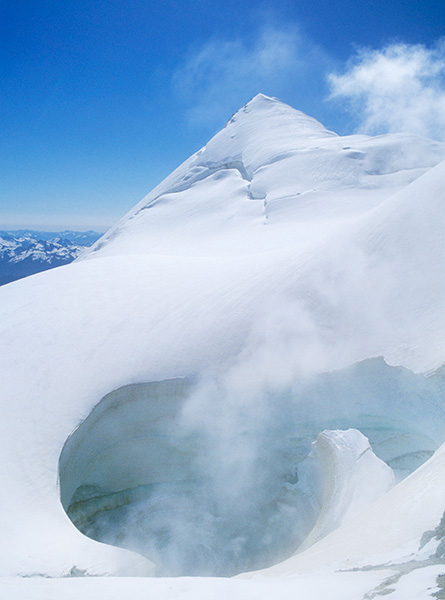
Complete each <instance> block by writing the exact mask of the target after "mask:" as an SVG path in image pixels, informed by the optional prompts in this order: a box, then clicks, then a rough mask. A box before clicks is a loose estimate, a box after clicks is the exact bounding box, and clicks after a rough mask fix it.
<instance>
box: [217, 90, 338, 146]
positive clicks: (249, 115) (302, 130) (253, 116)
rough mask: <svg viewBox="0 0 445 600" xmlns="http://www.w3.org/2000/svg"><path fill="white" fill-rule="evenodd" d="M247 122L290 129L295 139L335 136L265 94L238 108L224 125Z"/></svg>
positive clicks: (316, 122)
mask: <svg viewBox="0 0 445 600" xmlns="http://www.w3.org/2000/svg"><path fill="white" fill-rule="evenodd" d="M246 120H247V121H250V122H255V123H256V127H260V128H261V127H262V125H261V123H262V124H263V126H264V125H265V124H266V123H267V122H268V123H269V125H270V126H271V127H273V128H274V129H275V128H277V127H278V128H282V127H285V128H286V127H290V128H291V129H292V133H293V135H294V136H296V137H301V136H308V137H312V136H313V135H315V136H319V135H323V136H324V135H336V134H334V133H333V132H331V131H329V130H327V129H326V128H325V126H324V125H323V124H322V123H320V122H319V121H317V119H314V118H313V117H310V116H309V115H307V114H305V113H304V112H302V111H300V110H297V109H295V108H293V107H292V106H289V104H286V103H285V102H282V101H281V100H279V99H278V98H275V97H272V96H267V95H266V94H262V93H260V94H257V95H256V96H254V97H253V98H252V99H251V100H249V102H247V104H245V105H244V106H243V107H242V108H240V109H239V110H238V111H237V112H236V113H235V114H234V115H233V116H232V118H231V119H230V120H229V121H228V122H227V123H226V125H230V124H232V123H244V122H246ZM238 126H239V125H238Z"/></svg>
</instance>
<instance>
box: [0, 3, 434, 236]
mask: <svg viewBox="0 0 445 600" xmlns="http://www.w3.org/2000/svg"><path fill="white" fill-rule="evenodd" d="M0 19H1V20H0V26H1V39H2V46H1V50H0V53H1V54H0V57H1V58H0V74H1V87H2V94H1V104H0V106H1V112H2V128H1V132H0V140H1V148H0V152H1V165H0V181H1V184H0V185H1V188H0V229H1V228H18V227H33V228H40V229H61V228H74V229H88V228H95V229H99V230H104V229H106V228H107V227H108V226H109V225H112V224H113V222H114V221H115V220H116V219H118V218H120V217H121V216H122V215H123V214H124V213H125V212H127V210H129V209H130V208H131V207H132V206H133V205H134V204H136V202H138V201H139V200H140V199H141V198H142V197H143V196H144V195H145V194H146V193H148V192H149V191H150V189H151V188H152V187H154V185H156V184H157V183H159V181H161V180H162V179H163V178H164V177H165V176H166V175H168V173H169V172H171V171H172V170H173V169H174V168H175V167H176V166H178V164H180V163H181V162H182V161H183V160H185V159H186V158H187V157H188V156H189V155H190V154H192V153H193V152H195V151H196V150H198V149H199V148H200V147H201V146H203V145H204V144H205V143H206V142H207V140H208V139H209V138H210V137H211V136H212V135H214V134H215V133H216V132H217V131H218V130H219V129H220V128H221V127H222V126H223V124H224V122H225V121H226V120H227V119H228V118H229V117H230V116H231V114H232V113H233V112H235V111H236V110H237V109H238V108H240V107H241V106H242V105H243V104H245V103H246V102H247V101H248V100H249V99H250V98H251V97H252V96H254V95H255V94H256V93H258V92H263V93H265V94H268V95H271V96H276V97H278V98H280V99H281V100H283V101H284V102H287V103H289V104H291V105H292V106H294V107H295V108H298V109H300V110H303V111H304V112H306V113H308V114H310V115H311V116H314V117H316V118H317V119H319V120H320V121H322V122H323V123H324V124H325V125H326V126H327V127H328V128H329V129H332V130H334V131H337V132H338V133H340V134H344V133H351V132H353V131H363V132H367V133H382V132H385V131H399V130H400V131H403V130H406V131H409V130H412V131H414V132H415V133H419V134H420V135H426V136H428V137H433V138H436V139H445V67H444V65H445V41H444V39H443V38H442V39H441V36H443V35H444V32H445V5H444V3H443V2H441V1H439V0H422V2H419V0H417V1H413V0H405V1H403V0H397V1H396V0H386V1H383V0H373V1H372V0H368V1H361V0H293V1H290V0H289V1H288V0H276V1H274V2H268V3H261V2H257V1H256V2H254V1H251V0H243V1H239V0H238V1H236V2H235V1H233V0H225V1H224V2H216V1H213V2H211V1H206V0H190V1H189V2H185V1H182V2H181V1H178V0H151V1H142V0H131V1H128V0H127V1H124V0H106V1H104V0H96V1H94V2H93V1H86V0H76V1H74V0H72V1H63V2H62V1H60V0H35V1H31V0H22V1H21V2H17V1H15V0H14V1H13V0H3V2H2V7H1V17H0Z"/></svg>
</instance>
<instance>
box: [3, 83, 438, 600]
mask: <svg viewBox="0 0 445 600" xmlns="http://www.w3.org/2000/svg"><path fill="white" fill-rule="evenodd" d="M444 160H445V147H444V145H443V144H440V143H438V142H433V141H429V140H426V139H423V138H419V137H417V136H411V135H408V134H403V135H387V136H378V137H375V138H373V137H368V136H362V135H354V136H346V137H340V136H337V135H336V134H334V133H332V132H329V131H327V130H326V129H325V128H324V127H323V126H322V125H321V124H320V123H318V122H317V121H315V120H314V119H312V118H310V117H308V116H306V115H304V114H303V113H301V112H299V111H295V110H294V109H292V108H290V107H288V106H286V105H284V104H282V103H281V102H279V101H277V100H275V99H271V98H267V97H265V96H262V95H259V96H257V97H255V98H254V99H253V100H252V101H251V102H250V103H248V104H247V105H246V106H245V107H244V108H242V109H241V110H240V111H239V112H238V113H236V115H234V116H233V117H232V118H231V119H230V121H229V122H228V123H227V125H226V126H225V128H224V129H223V130H222V131H221V132H220V133H218V134H217V135H216V136H215V137H214V138H213V139H212V140H210V142H209V143H208V144H207V145H206V146H205V147H204V148H203V149H201V150H200V151H199V152H197V153H196V154H195V155H193V156H192V157H191V158H190V159H188V160H187V161H186V162H185V163H184V164H183V165H181V166H180V167H179V168H178V169H177V170H176V171H174V172H173V173H172V174H171V175H170V176H169V177H168V178H167V179H166V180H165V181H164V182H163V183H161V184H160V185H159V186H158V187H157V188H156V189H155V190H153V191H152V192H151V193H150V194H149V195H148V196H147V197H146V198H145V199H144V200H142V201H141V202H140V203H139V204H138V205H137V206H136V207H135V208H134V209H133V210H132V211H130V213H128V215H126V216H125V217H124V218H123V219H122V220H121V221H120V222H119V223H118V224H117V225H116V226H115V227H114V228H113V229H112V230H110V231H109V232H108V233H107V234H106V235H105V236H103V237H102V238H101V239H100V240H99V241H98V242H96V244H94V246H92V248H91V249H90V250H89V251H88V252H87V254H86V255H84V256H83V257H82V258H81V259H79V260H78V261H76V262H75V263H73V264H70V265H68V266H65V267H61V268H59V269H57V270H54V271H48V272H45V273H41V274H38V275H35V276H32V277H29V278H26V279H23V280H21V281H17V282H14V283H11V284H9V285H7V286H4V287H3V288H2V289H1V290H0V340H1V345H2V349H1V353H2V354H1V355H2V367H3V369H2V370H3V373H2V377H1V381H0V392H1V397H2V419H1V422H0V428H1V435H0V450H1V453H2V462H1V464H0V478H1V479H0V480H1V483H2V485H1V486H0V507H1V510H0V515H1V516H0V520H1V523H0V527H1V531H2V544H1V547H0V575H1V576H3V577H4V578H3V579H1V580H0V585H1V586H3V587H4V589H5V590H6V592H5V597H11V598H14V597H24V596H25V595H27V594H29V597H30V598H34V597H35V598H52V597H60V595H63V597H66V598H70V597H73V598H74V597H80V596H82V597H85V598H88V597H90V596H91V597H93V594H94V597H95V598H100V597H102V595H103V597H107V598H113V597H116V598H117V597H121V596H122V595H123V594H124V593H125V594H127V595H128V594H129V593H131V595H132V597H134V598H137V597H142V596H144V595H145V596H146V595H147V593H149V594H151V595H154V596H155V597H157V598H163V597H165V598H168V597H172V596H175V595H176V596H180V597H184V598H186V597H189V596H190V597H193V598H199V597H201V596H202V597H204V596H205V597H219V596H221V597H223V596H224V597H227V595H228V594H230V595H233V596H234V597H239V598H249V597H252V598H262V597H266V596H269V597H270V595H271V594H272V593H273V594H274V595H275V596H278V597H280V596H282V597H283V598H286V597H291V596H292V597H301V598H321V597H329V598H332V599H335V598H339V600H340V599H341V600H347V599H348V598H351V600H352V599H355V598H362V597H363V598H373V597H375V595H376V594H378V593H380V592H382V591H383V593H388V591H389V588H391V589H394V592H392V594H393V597H394V598H396V597H400V598H402V597H403V598H406V599H409V598H412V599H415V598H427V597H428V596H429V595H431V594H432V593H434V592H435V591H436V590H437V589H438V588H437V581H436V578H437V576H438V575H440V572H441V571H440V568H441V567H440V564H441V562H442V561H443V558H442V555H443V552H442V550H440V535H441V534H440V531H441V529H440V527H439V529H437V532H438V533H437V535H435V536H433V538H432V539H431V540H430V542H429V543H428V544H427V545H425V546H424V547H423V548H422V549H420V546H421V539H422V535H423V533H424V532H425V531H426V530H431V531H433V530H434V531H436V528H437V527H438V526H439V522H440V520H441V517H442V514H443V512H444V509H445V478H444V476H443V474H444V468H445V465H444V456H445V453H444V451H443V447H442V448H441V449H440V450H438V451H437V452H436V453H435V454H433V453H434V452H435V451H436V450H437V449H438V448H439V447H440V446H441V444H443V442H444V440H445V417H444V391H443V389H444V388H443V369H440V367H441V366H442V365H443V364H444V362H445V360H444V358H445V356H444V355H445V346H444V339H445V323H444V322H445V319H444V312H445V306H444V299H445V289H444V288H445V278H444V277H443V273H444V272H445V268H444V267H445V265H444V262H445V261H444V258H445V256H444V255H445V249H444V234H443V232H444V230H445V227H444V210H443V205H444V201H445V161H444ZM376 357H383V358H380V359H379V358H376ZM172 381H179V382H182V384H184V390H185V389H186V390H187V391H183V392H181V393H178V394H176V392H175V393H173V392H172V391H171V389H170V388H169V386H170V383H168V382H172ZM156 382H157V383H156ZM166 382H167V383H166ZM182 384H181V385H182ZM140 386H146V387H140ZM147 386H148V387H147ZM150 386H151V387H150ZM153 386H154V387H153ZM156 386H158V387H156ZM159 386H160V388H159ZM155 388H156V389H158V388H159V389H163V390H164V391H165V390H167V391H165V393H164V392H162V394H161V395H159V394H158V396H156V398H157V399H154V396H153V393H152V392H153V389H155ZM134 390H139V391H141V390H145V391H144V392H143V393H141V395H138V394H139V392H137V393H136V392H134ZM169 390H170V391H169ZM175 394H176V395H175ZM110 398H111V400H110ZM106 399H108V400H106ZM101 401H102V403H101ZM107 402H111V404H110V405H108V404H107ZM113 402H114V404H113ZM95 406H96V407H97V408H96V409H95V411H93V408H94V407H95ZM107 407H108V408H107ZM110 407H111V408H110ZM113 407H114V408H113ZM105 408H107V410H105ZM110 411H111V412H110ZM113 411H114V412H113ZM113 415H114V416H113ZM117 415H119V416H117ZM74 432H75V433H74ZM172 432H174V435H173V434H172ZM175 436H176V437H175ZM67 440H68V441H67ZM187 443H189V446H187ZM62 451H63V452H62ZM425 461H426V462H425ZM422 463H424V464H422ZM419 465H421V466H419ZM410 473H411V474H410ZM192 475H193V477H192ZM407 475H408V477H406V476H407ZM405 477H406V478H405ZM198 480H199V483H197V485H196V486H195V485H194V483H193V481H194V482H195V483H196V481H198ZM191 482H192V483H191ZM159 483H161V484H163V485H165V486H167V487H166V488H163V490H162V493H163V494H164V496H163V498H164V499H165V504H164V505H162V502H161V500H160V499H159V498H158V497H153V496H152V495H150V494H152V492H153V489H154V488H153V485H154V484H156V485H157V484H159ZM178 485H179V487H181V486H182V487H181V490H184V489H186V498H187V501H189V500H190V499H191V501H192V508H191V509H190V510H189V511H188V512H187V511H186V512H185V513H184V514H183V515H182V520H181V522H180V524H181V532H182V534H181V535H182V537H181V536H179V537H176V538H175V537H174V536H172V535H171V531H169V527H171V522H170V520H169V518H170V515H172V514H174V512H175V511H174V502H175V498H177V497H178V489H177V486H178ZM175 486H176V487H175ZM172 490H173V491H172ZM141 493H142V494H143V497H141V496H140V495H139V494H141ZM144 494H145V495H144ZM147 494H148V496H147ZM181 494H182V492H181ZM183 497H184V496H183V495H182V496H181V498H183ZM61 498H62V502H61ZM141 501H143V502H144V503H147V502H148V504H143V508H144V510H143V511H142V512H143V513H144V514H145V516H147V512H146V508H147V507H151V508H150V510H152V509H153V510H154V512H153V513H150V514H149V516H148V518H146V520H145V521H140V520H138V519H140V518H141V517H140V515H141V512H140V511H139V513H137V514H138V518H137V519H136V520H135V522H134V524H135V530H139V531H146V532H147V537H150V536H151V538H150V539H152V540H154V542H155V546H156V549H157V550H159V548H160V554H159V556H160V557H161V558H160V560H161V562H162V561H164V560H165V561H166V562H167V563H168V564H167V566H166V565H165V564H164V565H163V564H158V563H157V560H158V559H159V556H158V555H157V554H156V553H155V554H154V555H153V554H151V550H150V551H148V550H147V548H146V546H145V545H144V544H142V545H141V544H140V541H138V543H136V542H135V536H134V535H133V536H132V540H131V541H130V543H128V540H122V536H121V535H120V533H119V519H122V518H124V520H125V518H126V515H127V516H128V513H127V512H126V511H129V510H130V509H132V507H134V506H135V505H136V504H137V503H138V502H141ZM160 502H161V503H160ZM159 503H160V504H159ZM138 506H140V505H138ZM104 507H105V509H106V510H109V509H110V508H111V509H112V510H110V511H109V514H110V515H111V516H112V518H111V517H110V521H113V519H114V522H113V523H109V524H106V526H104V525H103V514H105V512H101V511H104ZM156 507H160V509H159V508H156ZM202 507H204V509H205V511H204V513H202V512H201V511H200V509H201V508H202ZM196 508H198V509H199V510H198V512H197V515H198V516H196ZM181 510H182V509H181ZM66 511H68V513H69V514H70V516H71V518H72V519H73V522H74V523H76V519H77V524H78V527H79V529H81V530H82V531H86V529H88V528H91V527H94V528H95V533H94V535H92V534H91V537H95V538H96V540H100V541H94V540H93V539H90V538H89V537H87V536H86V535H83V534H82V533H81V532H80V531H79V529H77V528H76V527H75V526H74V524H73V522H72V521H71V520H70V518H69V517H68V516H67V512H66ZM76 511H77V512H76ZM144 511H145V512H144ZM177 512H178V514H180V513H181V511H180V510H178V511H177ZM202 514H205V515H206V519H201V518H200V517H201V515H202ZM73 515H75V516H73ZM194 515H195V516H194ZM152 517H153V518H152ZM191 517H193V518H191ZM255 519H257V521H255ZM81 523H83V525H81ZM85 523H86V524H87V525H85ZM116 523H117V525H116ZM141 523H142V524H143V526H144V527H146V529H145V530H144V528H143V527H142V528H141V527H140V525H141ZM184 523H188V525H189V529H188V530H187V529H185V530H184V529H183V528H182V527H183V525H184ZM203 523H204V525H205V527H204V529H203ZM84 525H85V526H84ZM157 525H159V527H157ZM161 525H162V527H161ZM190 525H191V527H190ZM207 525H208V527H207ZM206 527H207V529H206ZM166 528H167V529H166ZM166 531H167V533H166ZM175 531H178V529H177V528H176V529H175ZM184 531H185V532H186V535H185V536H184V535H183V533H184ZM235 531H238V532H240V535H239V537H238V538H236V537H234V534H233V532H235ZM110 532H111V533H110ZM215 532H216V543H215V544H214V545H212V544H210V546H209V545H208V542H209V539H211V536H212V535H213V536H214V535H215ZM204 534H206V535H207V537H205V536H204ZM107 535H108V536H109V538H108V539H106V537H107ZM203 536H204V537H203ZM224 536H227V537H226V538H225V537H224ZM286 536H287V537H286ZM289 536H290V537H289ZM308 536H309V537H308ZM305 538H307V540H306V542H304V539H305ZM283 539H284V540H285V542H283V545H280V544H281V542H282V541H283ZM165 540H169V541H171V540H173V541H174V542H175V544H176V545H174V544H173V546H172V545H169V544H167V543H166V542H165ZM184 540H189V543H190V545H191V546H192V549H193V552H195V551H196V547H195V546H200V544H201V546H205V547H206V548H207V549H209V548H210V550H211V551H212V552H210V550H209V553H208V555H207V556H214V549H215V548H216V547H218V549H220V548H221V547H222V548H223V551H222V555H218V556H217V558H218V561H219V562H220V563H221V562H222V563H223V567H224V565H225V564H226V563H227V564H229V563H230V566H229V567H227V571H226V573H224V568H223V572H222V574H232V573H240V572H241V571H243V570H245V571H251V570H252V569H258V568H263V567H268V568H266V569H265V570H263V571H261V572H259V573H254V574H248V575H240V578H239V579H230V580H229V579H213V578H200V577H196V578H194V579H175V580H170V579H162V578H161V579H132V578H129V579H127V578H125V579H118V580H115V579H104V578H97V579H95V578H91V579H85V578H73V577H68V576H69V575H70V574H71V575H81V574H84V575H85V574H87V575H125V576H131V575H134V576H140V575H150V574H153V573H154V572H157V573H162V569H163V568H164V571H167V572H169V569H170V571H173V574H188V573H187V569H188V566H187V563H185V567H184V562H183V559H182V558H181V559H180V561H179V563H178V562H175V561H176V557H177V553H176V551H177V550H178V549H179V551H180V556H182V557H183V556H184V555H185V556H186V555H187V546H186V547H185V549H184V544H185V542H184ZM221 540H222V542H223V543H219V544H218V541H219V542H221ZM101 541H102V542H107V541H108V542H110V543H112V544H114V546H111V545H108V544H105V543H100V542H101ZM201 542H202V543H201ZM300 543H303V544H306V545H303V546H302V547H301V549H303V550H304V551H302V552H301V553H298V545H299V544H300ZM138 544H139V545H138ZM193 544H195V546H193ZM311 544H312V545H311ZM116 546H121V547H116ZM172 547H173V548H174V550H175V554H174V555H173V554H172V553H171V552H170V550H171V548H172ZM150 548H151V547H150ZM259 549H261V552H264V553H263V554H261V553H259ZM172 556H174V558H172ZM193 556H194V555H193ZM181 561H182V562H181ZM249 561H250V562H249ZM196 562H197V563H199V561H196ZM210 563H211V564H212V570H211V571H210V574H212V573H213V574H221V571H219V572H218V569H215V567H214V562H212V561H210ZM276 563H279V564H276ZM202 564H204V567H205V568H207V566H208V564H209V562H205V561H204V563H202ZM175 565H176V566H177V570H176V573H175V572H174V569H175ZM178 565H179V566H178ZM206 565H207V566H206ZM413 565H414V566H413ZM438 565H439V566H438ZM201 566H202V565H201ZM226 566H227V565H226ZM204 567H203V568H202V570H201V572H200V574H207V573H206V572H205V568H204ZM243 567H245V568H243ZM320 573H322V576H320ZM10 576H11V578H10ZM17 576H22V577H30V578H29V579H24V578H20V579H19V578H15V577H17ZM33 576H34V577H33ZM40 576H43V577H54V578H59V577H62V579H51V580H43V579H41V577H40ZM65 577H67V578H66V579H65ZM243 577H247V578H248V581H246V580H244V579H243ZM379 586H380V587H379ZM407 590H408V591H407ZM0 593H1V592H0ZM70 594H71V596H70ZM365 594H367V596H366V595H365ZM404 594H405V595H404ZM407 594H408V595H407ZM422 594H423V595H422ZM27 597H28V596H27ZM377 597H378V596H377Z"/></svg>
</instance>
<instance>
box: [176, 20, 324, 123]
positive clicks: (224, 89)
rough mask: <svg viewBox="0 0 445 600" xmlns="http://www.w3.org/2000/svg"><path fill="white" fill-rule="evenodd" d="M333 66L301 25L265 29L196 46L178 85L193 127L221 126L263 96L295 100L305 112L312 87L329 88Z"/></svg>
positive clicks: (180, 72) (181, 70) (179, 73)
mask: <svg viewBox="0 0 445 600" xmlns="http://www.w3.org/2000/svg"><path fill="white" fill-rule="evenodd" d="M327 64H328V58H327V55H325V53H324V52H323V51H322V50H321V49H320V48H319V47H317V46H315V45H314V44H311V43H310V42H309V41H308V40H307V39H306V38H305V37H304V35H303V34H302V33H301V32H300V30H299V28H298V27H297V26H296V25H289V26H286V25H269V26H266V25H263V26H262V27H258V28H256V29H255V28H254V29H253V31H251V32H250V33H248V34H246V36H244V37H238V38H236V39H230V40H228V39H212V40H210V41H208V42H207V43H206V44H204V45H203V46H201V47H200V48H195V49H194V51H192V52H190V54H189V55H188V57H187V58H186V59H185V61H184V62H183V63H182V64H181V65H180V66H179V67H178V69H177V70H176V72H175V74H174V77H173V85H174V90H175V93H176V94H177V95H178V96H179V97H181V98H182V100H183V102H184V104H185V105H186V113H187V117H188V119H189V120H190V122H191V123H193V124H203V125H208V124H213V123H214V124H219V123H220V121H221V120H226V119H227V118H228V116H230V114H232V113H233V112H234V111H235V110H237V109H238V108H240V106H242V105H243V104H244V103H245V102H247V101H248V100H249V99H250V98H251V97H253V96H254V95H255V94H257V93H259V92H262V93H265V94H268V95H271V96H278V97H280V98H281V99H284V100H285V99H288V101H290V99H292V98H293V99H294V100H293V102H294V105H296V106H298V108H300V107H301V104H300V98H301V99H304V98H305V96H307V90H308V87H309V86H311V87H312V94H313V93H317V89H318V88H320V86H322V85H323V69H324V68H326V65H327ZM305 92H306V93H305ZM303 110H304V107H303Z"/></svg>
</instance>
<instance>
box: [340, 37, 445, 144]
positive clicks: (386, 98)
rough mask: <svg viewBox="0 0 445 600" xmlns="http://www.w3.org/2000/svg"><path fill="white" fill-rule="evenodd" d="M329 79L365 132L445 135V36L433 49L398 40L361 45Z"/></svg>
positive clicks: (440, 137) (430, 135)
mask: <svg viewBox="0 0 445 600" xmlns="http://www.w3.org/2000/svg"><path fill="white" fill-rule="evenodd" d="M329 83H330V86H331V97H333V98H339V99H346V100H347V102H348V108H349V109H352V112H353V113H355V115H356V116H358V117H359V121H360V125H359V127H358V129H359V130H360V131H362V132H366V133H372V134H375V133H383V132H388V131H391V132H396V131H409V132H413V133H418V134H420V135H424V136H426V137H432V138H436V139H445V38H443V39H442V40H440V41H439V43H437V44H436V45H435V46H433V47H431V48H427V47H426V46H423V45H409V44H402V43H398V44H392V45H390V46H387V47H385V48H383V49H381V50H360V51H359V52H358V53H357V54H356V55H355V56H354V57H353V58H352V59H351V61H350V62H349V64H348V66H347V68H346V70H345V72H344V73H343V74H334V73H332V74H330V75H329Z"/></svg>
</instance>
